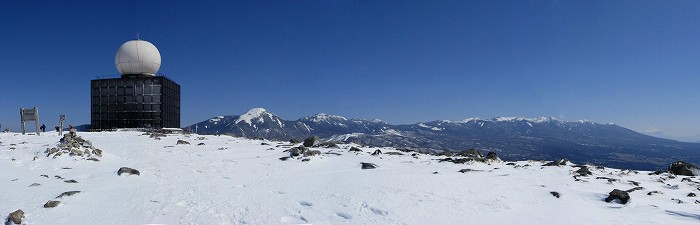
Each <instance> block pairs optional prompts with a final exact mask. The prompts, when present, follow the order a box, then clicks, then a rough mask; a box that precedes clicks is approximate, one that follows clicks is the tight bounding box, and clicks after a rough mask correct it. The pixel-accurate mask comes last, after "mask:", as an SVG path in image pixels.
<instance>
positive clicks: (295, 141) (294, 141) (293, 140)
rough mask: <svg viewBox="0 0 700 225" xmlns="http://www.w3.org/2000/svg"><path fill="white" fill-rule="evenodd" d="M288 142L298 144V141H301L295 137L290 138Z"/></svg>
mask: <svg viewBox="0 0 700 225" xmlns="http://www.w3.org/2000/svg"><path fill="white" fill-rule="evenodd" d="M289 143H291V144H299V143H301V142H300V141H299V140H297V139H291V140H289Z"/></svg>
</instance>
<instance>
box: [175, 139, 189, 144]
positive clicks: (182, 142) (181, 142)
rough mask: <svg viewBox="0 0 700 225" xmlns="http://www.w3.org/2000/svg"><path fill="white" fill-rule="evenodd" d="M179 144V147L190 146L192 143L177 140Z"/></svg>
mask: <svg viewBox="0 0 700 225" xmlns="http://www.w3.org/2000/svg"><path fill="white" fill-rule="evenodd" d="M177 144H178V145H189V144H190V142H188V141H185V140H177Z"/></svg>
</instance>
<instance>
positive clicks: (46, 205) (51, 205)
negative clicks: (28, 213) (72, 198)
mask: <svg viewBox="0 0 700 225" xmlns="http://www.w3.org/2000/svg"><path fill="white" fill-rule="evenodd" d="M60 203H61V202H60V201H52V200H49V201H48V202H46V204H44V208H53V207H56V206H58V204H60Z"/></svg>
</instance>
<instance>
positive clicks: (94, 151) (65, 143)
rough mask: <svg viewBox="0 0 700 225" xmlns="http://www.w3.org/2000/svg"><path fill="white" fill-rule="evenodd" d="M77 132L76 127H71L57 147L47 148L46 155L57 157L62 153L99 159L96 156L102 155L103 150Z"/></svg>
mask: <svg viewBox="0 0 700 225" xmlns="http://www.w3.org/2000/svg"><path fill="white" fill-rule="evenodd" d="M76 132H77V131H76V130H75V129H71V130H70V132H68V133H66V134H64V135H63V138H61V140H60V141H59V143H58V144H57V145H56V147H54V148H47V149H46V152H45V153H46V157H53V158H56V157H58V156H62V155H69V156H73V157H82V158H85V159H88V160H93V161H99V160H96V159H97V158H95V157H102V150H100V149H98V148H95V146H93V145H92V142H90V141H89V140H85V139H83V138H82V137H80V136H78V135H77V134H76Z"/></svg>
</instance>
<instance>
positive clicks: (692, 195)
mask: <svg viewBox="0 0 700 225" xmlns="http://www.w3.org/2000/svg"><path fill="white" fill-rule="evenodd" d="M686 196H688V197H691V198H692V197H695V196H697V195H696V194H695V193H693V192H690V193H688V195H686Z"/></svg>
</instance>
